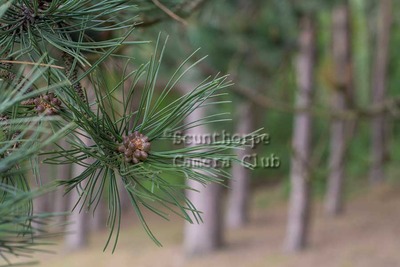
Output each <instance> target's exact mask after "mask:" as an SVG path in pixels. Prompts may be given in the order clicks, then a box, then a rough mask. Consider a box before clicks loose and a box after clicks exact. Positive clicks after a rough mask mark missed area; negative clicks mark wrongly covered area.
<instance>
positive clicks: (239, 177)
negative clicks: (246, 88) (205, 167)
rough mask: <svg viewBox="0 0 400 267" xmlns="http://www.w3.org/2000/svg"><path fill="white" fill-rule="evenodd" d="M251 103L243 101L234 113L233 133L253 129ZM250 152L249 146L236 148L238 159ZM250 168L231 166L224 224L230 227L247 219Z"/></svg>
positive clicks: (236, 225)
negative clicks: (234, 129)
mask: <svg viewBox="0 0 400 267" xmlns="http://www.w3.org/2000/svg"><path fill="white" fill-rule="evenodd" d="M252 111H253V110H252V105H251V103H250V102H247V101H243V102H242V103H241V104H240V105H239V108H238V109H237V113H236V116H235V118H236V121H237V128H236V132H235V134H241V135H244V134H248V133H250V132H251V131H252V130H253V127H254V121H253V119H252V117H253V112H252ZM250 153H251V148H248V147H246V149H244V150H237V157H238V159H240V160H241V159H243V158H244V157H245V156H246V155H249V154H250ZM250 175H251V173H250V170H249V169H246V168H245V167H243V166H242V165H239V164H234V165H233V166H232V180H231V181H230V189H231V190H230V192H229V200H228V210H227V216H226V224H227V226H228V227H230V228H239V227H242V226H244V225H245V224H246V223H247V222H248V220H249V197H250V192H249V190H250V188H249V183H250Z"/></svg>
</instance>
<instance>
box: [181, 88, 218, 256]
mask: <svg viewBox="0 0 400 267" xmlns="http://www.w3.org/2000/svg"><path fill="white" fill-rule="evenodd" d="M185 87H186V86H185ZM188 90H189V87H188V88H183V91H185V92H188ZM205 116H206V114H205V110H204V108H200V109H196V110H195V111H194V112H193V113H192V114H190V115H189V116H188V117H187V119H186V121H185V123H188V122H193V121H197V120H200V119H203V118H204V117H205ZM207 133H208V130H207V127H206V126H198V127H195V128H192V129H189V130H188V131H187V132H186V134H187V135H189V136H194V135H196V136H199V135H205V134H207ZM187 186H189V187H191V188H193V189H195V190H197V191H198V192H197V191H193V190H186V196H187V198H188V199H189V200H190V201H191V202H192V203H193V205H194V206H195V207H196V209H198V210H199V211H201V212H202V215H201V217H202V219H203V223H200V224H196V223H194V224H191V223H189V222H186V223H185V227H184V250H185V255H186V256H187V257H193V256H198V255H204V254H207V253H211V252H213V251H214V250H216V249H218V248H219V247H221V246H222V243H223V236H222V234H223V233H222V216H221V193H222V192H221V190H222V187H221V185H218V184H214V183H211V184H208V185H206V186H203V185H202V184H200V183H199V182H197V181H193V180H190V179H188V180H187ZM192 219H193V221H195V219H194V218H192Z"/></svg>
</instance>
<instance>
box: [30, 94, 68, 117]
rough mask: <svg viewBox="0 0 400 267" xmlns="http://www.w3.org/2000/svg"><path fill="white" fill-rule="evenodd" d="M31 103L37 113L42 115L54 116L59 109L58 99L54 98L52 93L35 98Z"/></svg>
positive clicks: (59, 102)
mask: <svg viewBox="0 0 400 267" xmlns="http://www.w3.org/2000/svg"><path fill="white" fill-rule="evenodd" d="M33 103H34V104H35V106H36V107H35V110H36V111H37V112H38V113H44V114H46V115H56V114H57V113H58V111H59V110H60V107H61V101H60V99H58V98H57V97H55V96H54V94H53V93H49V94H47V95H44V96H40V97H37V98H35V99H34V100H33Z"/></svg>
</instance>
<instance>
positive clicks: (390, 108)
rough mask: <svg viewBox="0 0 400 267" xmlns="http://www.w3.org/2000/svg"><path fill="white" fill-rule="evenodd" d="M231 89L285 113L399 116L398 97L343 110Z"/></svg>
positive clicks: (253, 100)
mask: <svg viewBox="0 0 400 267" xmlns="http://www.w3.org/2000/svg"><path fill="white" fill-rule="evenodd" d="M233 90H234V91H235V92H236V93H237V94H239V95H241V96H243V97H245V98H246V99H248V100H249V101H251V102H253V103H254V104H256V105H258V106H260V107H262V108H268V109H274V110H277V111H281V112H286V113H301V112H308V113H310V114H311V115H313V116H319V117H327V118H333V119H342V120H356V119H361V118H371V117H374V116H376V115H380V114H389V115H391V116H392V117H394V118H400V97H398V98H392V99H387V100H385V101H383V102H381V103H378V104H375V105H372V106H371V107H369V108H360V109H347V110H343V111H334V110H327V109H321V108H315V107H307V108H295V107H293V106H292V105H290V104H286V103H283V102H280V101H276V100H274V99H271V98H269V97H267V96H265V95H263V94H260V93H258V92H257V91H256V90H250V89H246V88H244V87H241V86H237V85H236V86H234V87H233Z"/></svg>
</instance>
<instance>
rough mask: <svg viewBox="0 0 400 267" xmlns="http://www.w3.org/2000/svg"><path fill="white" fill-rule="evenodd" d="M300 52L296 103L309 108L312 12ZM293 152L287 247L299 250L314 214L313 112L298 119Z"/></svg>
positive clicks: (303, 25) (304, 25) (304, 27)
mask: <svg viewBox="0 0 400 267" xmlns="http://www.w3.org/2000/svg"><path fill="white" fill-rule="evenodd" d="M300 27H301V31H300V35H299V49H300V51H299V55H298V58H297V62H296V63H297V64H296V71H297V78H298V94H297V100H296V106H297V107H298V108H309V107H311V105H312V95H313V85H314V66H315V49H316V48H315V45H316V44H315V25H314V21H313V19H312V18H311V17H309V16H304V17H303V18H302V19H301V26H300ZM293 131H294V135H293V144H292V145H293V155H292V160H291V174H290V179H291V193H290V203H289V205H290V206H289V214H288V225H287V233H286V244H285V247H286V250H288V251H290V252H292V251H298V250H300V249H302V248H304V247H305V246H306V244H307V236H308V226H309V217H310V184H311V181H310V179H311V177H310V166H309V164H308V162H309V158H310V155H311V138H312V119H311V116H310V114H309V113H307V112H301V113H299V114H297V115H296V117H295V120H294V129H293Z"/></svg>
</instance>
